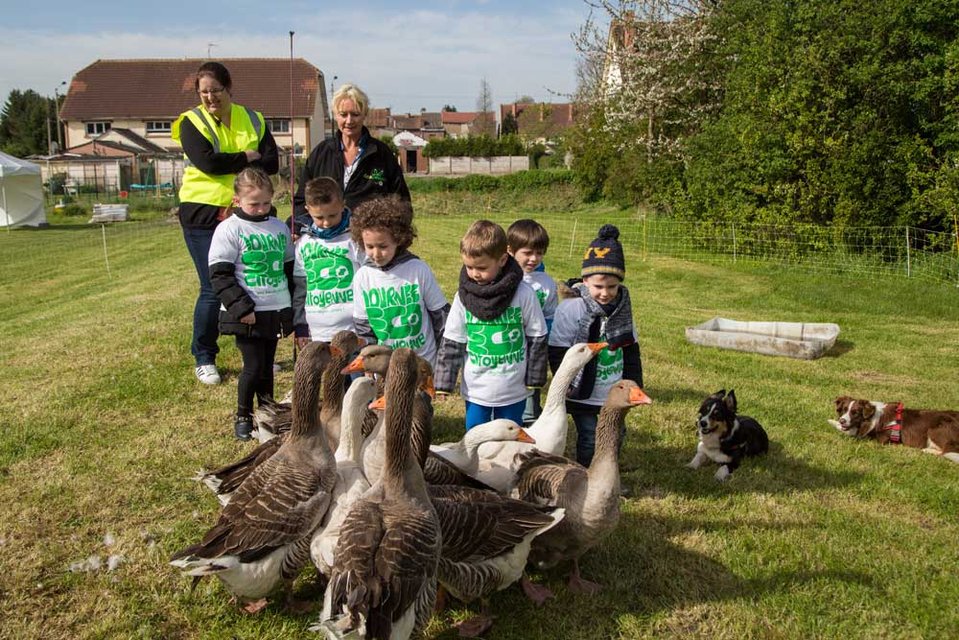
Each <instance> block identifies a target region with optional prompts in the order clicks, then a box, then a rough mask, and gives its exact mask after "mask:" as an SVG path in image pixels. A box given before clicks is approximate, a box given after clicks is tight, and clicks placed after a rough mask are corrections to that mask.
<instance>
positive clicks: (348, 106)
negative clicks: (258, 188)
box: [293, 84, 410, 227]
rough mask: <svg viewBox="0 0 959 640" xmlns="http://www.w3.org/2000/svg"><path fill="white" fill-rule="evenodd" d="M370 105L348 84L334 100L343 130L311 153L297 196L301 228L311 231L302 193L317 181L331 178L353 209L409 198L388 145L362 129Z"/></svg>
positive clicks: (297, 216) (340, 128) (359, 91)
mask: <svg viewBox="0 0 959 640" xmlns="http://www.w3.org/2000/svg"><path fill="white" fill-rule="evenodd" d="M369 110H370V100H369V98H368V97H367V95H366V94H365V93H363V91H362V90H361V89H360V88H359V87H357V86H356V85H354V84H344V85H342V86H341V87H340V88H339V89H338V90H337V91H336V94H335V95H334V96H333V116H334V117H335V118H336V125H337V128H338V129H339V130H338V131H336V132H335V133H334V135H333V137H332V138H330V139H329V140H324V141H323V142H321V143H319V144H318V145H316V147H314V148H313V152H312V153H310V157H309V158H308V159H307V161H306V166H305V167H304V168H303V173H302V175H301V176H300V184H299V186H298V188H297V190H296V195H295V196H294V197H293V205H294V207H293V211H294V213H295V214H296V219H297V223H298V226H307V227H308V226H309V225H310V222H311V220H310V216H309V214H308V213H307V212H306V201H305V199H304V196H303V190H304V187H305V185H306V183H307V182H308V181H310V180H312V179H313V178H319V177H323V176H325V177H329V178H333V179H334V180H336V181H337V182H339V183H340V187H342V189H343V197H344V200H345V201H346V206H347V207H349V208H350V209H352V208H353V207H355V206H356V205H358V204H359V203H361V202H363V201H364V200H368V199H370V198H372V197H375V196H379V195H388V194H391V193H395V194H397V195H399V196H400V197H401V198H402V199H404V200H407V201H408V200H409V199H410V190H409V189H408V188H407V187H406V181H405V180H404V179H403V170H402V169H400V165H399V163H398V162H397V161H396V156H395V155H393V152H392V151H391V150H390V148H389V147H388V146H386V144H384V143H383V142H380V141H379V140H377V139H376V138H374V137H373V136H372V135H371V134H370V131H369V129H367V128H366V127H365V126H363V122H364V121H365V120H366V116H367V115H368V114H369Z"/></svg>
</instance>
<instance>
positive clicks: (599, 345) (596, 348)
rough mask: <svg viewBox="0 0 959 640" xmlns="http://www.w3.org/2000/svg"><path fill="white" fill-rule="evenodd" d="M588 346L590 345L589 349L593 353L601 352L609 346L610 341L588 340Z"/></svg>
mask: <svg viewBox="0 0 959 640" xmlns="http://www.w3.org/2000/svg"><path fill="white" fill-rule="evenodd" d="M586 346H587V347H589V350H590V351H592V352H593V353H599V352H600V351H602V350H603V349H605V348H606V347H608V346H609V343H608V342H588V343H586Z"/></svg>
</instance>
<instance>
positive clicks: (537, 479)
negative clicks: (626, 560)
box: [513, 380, 652, 602]
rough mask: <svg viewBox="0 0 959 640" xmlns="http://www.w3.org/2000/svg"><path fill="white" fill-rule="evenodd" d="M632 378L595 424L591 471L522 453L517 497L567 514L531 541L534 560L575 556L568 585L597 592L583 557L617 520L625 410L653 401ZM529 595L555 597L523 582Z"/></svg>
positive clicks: (542, 564)
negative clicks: (582, 569)
mask: <svg viewBox="0 0 959 640" xmlns="http://www.w3.org/2000/svg"><path fill="white" fill-rule="evenodd" d="M651 402H652V400H650V399H649V396H647V395H646V394H645V393H643V390H642V389H640V388H639V387H638V386H637V385H636V383H635V382H633V381H632V380H620V381H619V382H617V383H616V384H614V385H613V386H612V388H610V390H609V396H607V398H606V402H605V404H603V408H602V409H601V410H600V413H599V421H598V423H597V425H596V452H595V454H594V455H593V461H592V462H591V463H590V465H589V469H586V468H584V467H583V466H582V465H580V464H578V463H576V462H574V461H572V460H568V459H566V458H564V457H562V456H557V455H552V454H549V453H544V452H542V451H530V452H528V453H524V454H522V455H520V456H518V462H519V463H520V467H519V470H518V471H517V472H516V488H515V489H514V491H513V497H515V498H519V499H521V500H527V501H529V502H532V503H534V504H541V505H547V506H552V507H562V508H565V509H566V518H565V519H564V520H563V521H562V522H561V523H560V524H559V526H557V527H555V528H553V529H551V530H549V531H548V532H546V533H544V534H543V535H542V536H540V537H538V538H536V539H535V540H534V541H533V548H532V550H531V551H530V555H529V560H530V563H531V564H533V565H534V566H536V567H537V568H539V569H548V568H550V567H553V566H555V565H556V564H558V563H559V562H561V561H563V560H571V561H572V563H573V570H572V573H571V574H570V577H569V587H570V589H573V590H575V591H579V592H581V593H587V594H594V593H596V592H597V591H599V589H600V585H598V584H596V583H593V582H589V581H587V580H583V579H582V577H581V576H580V575H579V558H580V556H582V555H583V553H585V552H586V551H588V550H589V549H591V548H592V547H594V546H595V545H596V544H598V543H599V542H600V541H601V540H602V539H603V538H604V537H605V536H607V535H608V534H609V533H610V532H611V531H612V530H613V529H614V528H615V527H616V523H617V522H618V521H619V502H620V495H619V461H618V459H617V457H618V454H617V449H618V446H619V440H620V433H621V432H622V430H623V428H624V424H625V420H626V413H627V412H628V411H629V410H630V409H632V408H633V407H636V406H639V405H641V404H650V403H651ZM523 589H524V590H525V591H526V594H527V595H528V596H529V597H530V598H532V599H533V600H535V601H537V602H541V601H542V600H544V599H545V598H548V597H549V596H550V595H552V594H551V593H550V592H549V590H548V589H546V588H545V587H541V586H537V585H532V584H531V583H529V582H524V583H523Z"/></svg>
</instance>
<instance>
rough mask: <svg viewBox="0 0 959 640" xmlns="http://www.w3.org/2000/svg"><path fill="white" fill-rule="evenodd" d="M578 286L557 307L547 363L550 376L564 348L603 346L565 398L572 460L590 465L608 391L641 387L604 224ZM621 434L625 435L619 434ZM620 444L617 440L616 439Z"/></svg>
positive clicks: (618, 266)
mask: <svg viewBox="0 0 959 640" xmlns="http://www.w3.org/2000/svg"><path fill="white" fill-rule="evenodd" d="M581 273H582V276H583V281H582V282H581V283H579V284H576V285H574V286H573V289H572V294H573V295H572V297H571V298H570V299H567V300H564V301H563V302H561V303H560V305H559V308H557V310H556V315H555V316H554V319H553V327H552V332H551V333H550V336H549V363H550V368H551V369H552V370H553V372H554V373H555V372H556V370H557V369H558V368H559V365H560V363H561V362H562V361H563V356H565V355H566V351H567V349H569V348H570V347H571V346H573V345H574V344H578V343H580V342H607V343H608V346H607V347H606V348H604V349H603V350H602V351H600V352H599V354H597V356H596V358H594V359H593V360H592V361H590V362H589V364H587V365H586V367H585V368H584V369H583V370H582V371H581V372H580V374H579V375H578V376H577V378H576V379H575V380H573V383H572V384H571V385H570V389H569V391H568V392H567V394H566V397H567V401H566V410H567V411H568V412H569V413H570V414H571V415H572V416H573V422H574V423H575V424H576V432H577V437H576V461H577V462H579V463H580V464H582V465H583V466H589V463H590V462H591V461H592V459H593V449H594V448H595V442H596V422H597V417H598V415H599V410H600V408H601V407H602V406H603V403H604V402H605V401H606V396H607V395H608V394H609V390H610V388H611V387H612V386H613V385H614V384H616V383H617V382H618V381H620V380H622V379H628V380H632V381H634V382H635V383H636V384H638V385H639V386H640V387H642V386H643V365H642V360H641V357H640V351H639V342H637V337H636V329H635V327H634V324H633V310H632V304H631V302H630V298H629V290H628V289H627V288H626V287H625V286H624V285H623V280H625V278H626V259H625V257H624V255H623V246H622V245H621V244H620V242H619V229H618V228H616V227H615V226H613V225H611V224H605V225H603V226H602V227H601V228H600V229H599V233H597V235H596V238H595V239H594V240H593V241H592V242H590V244H589V247H588V248H587V249H586V252H585V253H584V254H583V263H582V271H581ZM621 435H624V434H621ZM620 443H622V439H620Z"/></svg>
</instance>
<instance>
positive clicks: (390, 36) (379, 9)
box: [0, 0, 589, 113]
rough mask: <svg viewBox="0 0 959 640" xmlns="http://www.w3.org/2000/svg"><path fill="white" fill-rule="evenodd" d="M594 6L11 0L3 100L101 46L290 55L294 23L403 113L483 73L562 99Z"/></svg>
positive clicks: (506, 89)
mask: <svg viewBox="0 0 959 640" xmlns="http://www.w3.org/2000/svg"><path fill="white" fill-rule="evenodd" d="M118 6H122V7H123V8H122V9H121V8H118ZM225 7H229V8H228V9H226V8H225ZM588 14H589V7H588V6H587V5H586V3H585V2H583V0H527V1H518V2H517V1H515V0H514V1H513V2H507V1H506V0H485V1H484V0H446V1H441V0H420V1H418V2H407V1H394V2H386V1H372V2H363V1H356V2H352V3H348V2H347V3H342V2H341V3H326V2H319V3H317V2H313V3H307V2H264V1H260V2H252V1H250V0H236V1H233V2H229V3H222V4H221V3H216V5H214V4H213V3H204V2H193V3H187V2H182V1H181V0H173V1H169V2H147V3H138V2H137V3H125V4H123V5H119V3H115V2H100V1H92V2H90V1H87V2H76V1H75V0H73V1H71V2H64V1H61V0H53V1H45V2H38V3H26V2H17V3H9V4H8V6H7V7H6V8H5V9H4V11H3V21H2V23H0V100H3V101H5V100H6V97H7V95H8V94H9V92H10V90H11V89H15V88H16V89H24V90H25V89H34V90H35V91H38V92H39V93H42V94H47V95H51V96H52V95H53V90H54V88H55V87H57V85H59V84H60V81H62V80H66V81H67V82H69V81H70V79H71V78H72V77H73V74H74V73H76V72H77V71H79V70H80V69H82V68H83V67H85V66H87V65H88V64H90V63H91V62H93V61H94V60H96V59H98V58H103V59H109V58H168V57H169V58H181V57H188V58H202V57H205V56H206V54H207V50H208V48H209V50H210V51H212V54H211V55H212V57H213V58H230V57H252V56H262V57H283V58H286V57H289V52H290V38H289V31H290V30H291V29H292V30H293V31H295V32H296V35H295V37H294V55H296V56H297V57H303V58H306V59H307V60H308V61H310V62H311V63H313V64H314V65H316V66H317V67H319V68H320V69H321V70H322V71H323V72H324V74H326V77H327V82H329V80H330V79H331V78H332V77H333V76H334V75H336V76H338V79H337V80H336V84H337V85H339V84H340V83H342V82H345V81H352V82H355V83H357V84H359V85H360V86H361V87H363V88H364V89H365V90H366V92H367V93H368V94H369V95H370V99H371V101H372V103H373V105H374V106H378V107H380V106H389V107H392V109H393V111H394V113H402V112H407V111H419V109H420V108H421V107H425V108H426V109H428V110H430V111H436V110H439V109H440V108H441V107H442V106H443V105H444V104H446V103H450V104H453V105H455V106H456V107H457V108H458V109H459V110H460V111H472V110H474V109H475V107H476V98H477V95H478V93H479V86H480V80H481V79H482V78H484V77H485V78H486V79H487V81H488V82H489V85H490V88H491V89H492V91H493V97H494V104H498V103H501V102H502V103H506V102H511V101H512V100H515V99H516V98H517V97H519V96H521V95H524V94H525V95H529V96H532V97H533V98H535V99H537V100H553V101H554V102H561V101H563V98H562V96H555V95H553V94H552V93H551V92H556V93H559V94H563V93H570V92H572V91H573V90H574V89H575V78H576V75H575V69H576V59H577V54H576V50H575V48H574V46H573V44H572V40H571V34H572V33H574V32H576V31H577V30H578V29H579V27H580V26H581V25H582V24H583V22H585V20H586V17H587V15H588ZM211 43H213V44H214V45H215V46H213V47H209V45H210V44H211ZM236 80H239V79H236Z"/></svg>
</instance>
